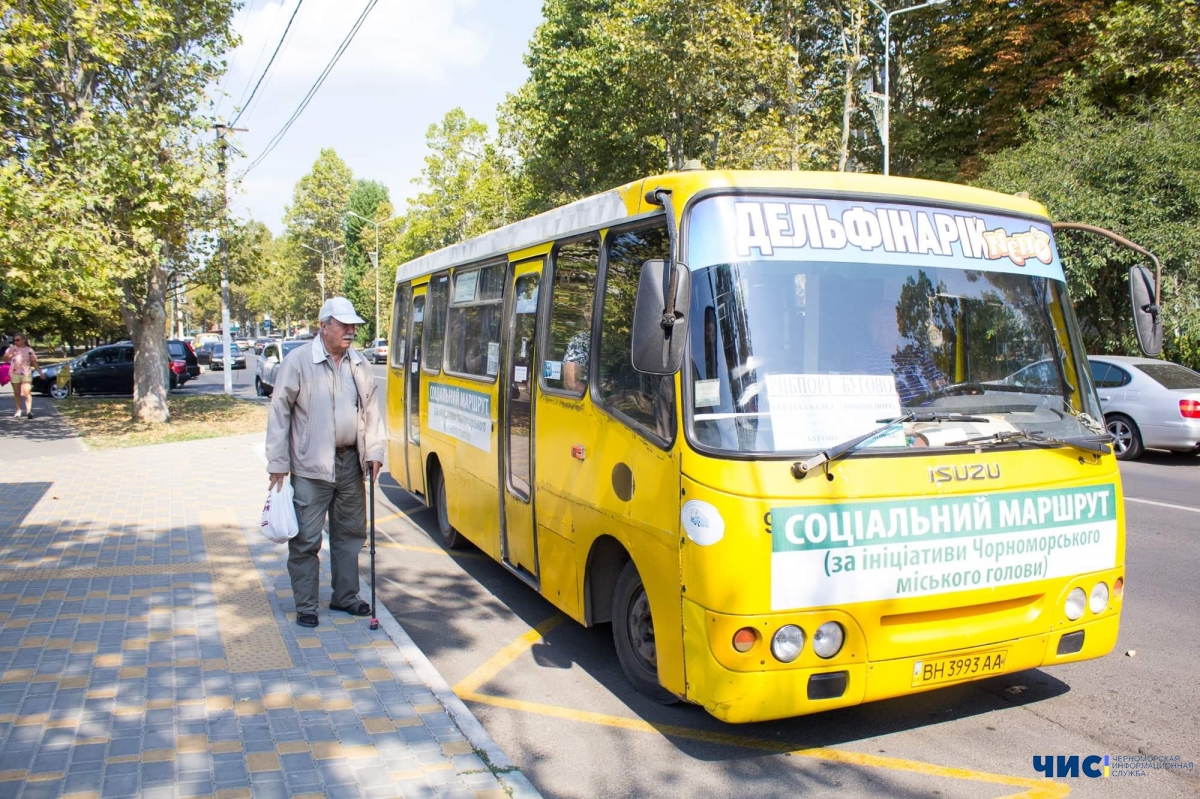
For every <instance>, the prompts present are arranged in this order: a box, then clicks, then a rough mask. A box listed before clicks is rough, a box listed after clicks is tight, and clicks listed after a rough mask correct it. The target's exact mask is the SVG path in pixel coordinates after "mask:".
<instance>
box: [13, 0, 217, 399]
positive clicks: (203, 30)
mask: <svg viewBox="0 0 1200 799" xmlns="http://www.w3.org/2000/svg"><path fill="white" fill-rule="evenodd" d="M232 11H233V3H232V0H170V2H168V1H167V0H145V2H139V3H136V4H134V3H128V2H124V0H88V1H87V2H83V1H82V0H44V1H43V2H15V1H14V0H3V1H2V2H0V20H3V24H2V25H0V77H2V78H3V80H0V95H2V99H0V120H2V122H3V125H2V127H0V214H3V217H4V218H3V220H2V222H3V224H0V271H2V272H3V274H4V275H5V277H6V279H7V280H8V281H10V286H9V287H8V288H7V289H6V291H7V292H9V294H10V299H11V300H12V301H13V302H15V303H16V304H17V305H19V306H21V307H26V308H28V307H30V306H31V305H32V303H33V302H34V300H33V299H31V298H32V297H34V296H36V295H37V294H38V293H39V292H42V293H44V292H46V291H48V290H49V291H55V290H57V291H59V292H60V294H59V296H60V297H64V298H68V299H69V301H71V302H80V303H81V304H87V305H93V306H94V307H96V308H99V309H103V308H104V307H106V305H107V306H108V307H111V304H115V305H116V308H117V310H118V311H119V312H120V315H121V318H122V320H123V321H124V324H125V327H126V330H127V331H128V333H129V335H130V336H131V337H132V339H133V340H134V343H135V346H136V348H137V356H136V362H135V387H134V415H135V417H137V418H139V419H143V420H147V421H160V422H161V421H166V419H167V417H168V413H167V406H166V385H165V381H164V377H163V376H164V374H165V368H164V367H165V364H164V362H163V361H164V358H165V355H163V354H162V353H165V347H164V346H163V337H164V335H165V331H166V311H165V298H166V294H167V291H168V289H169V287H170V286H171V285H172V283H173V282H174V281H175V280H176V279H177V278H178V277H179V276H182V275H186V274H188V273H189V272H191V271H193V270H195V269H197V268H198V265H199V263H200V262H201V260H202V259H203V257H204V256H205V255H206V254H207V252H209V251H210V250H211V245H212V241H211V239H206V238H205V237H204V236H202V235H197V232H198V231H202V230H206V229H213V228H214V227H216V225H215V224H214V223H215V221H216V220H217V219H219V217H220V215H221V213H222V209H221V206H220V204H219V203H218V202H217V197H218V196H219V195H218V194H217V191H216V190H217V186H216V185H215V184H214V178H215V176H216V175H215V173H216V170H215V157H214V156H215V151H214V148H213V146H212V145H211V144H206V143H205V142H208V141H211V140H210V139H209V138H208V135H207V134H209V133H210V132H209V131H208V126H207V124H206V122H205V121H204V120H203V119H202V118H201V117H200V116H199V114H198V112H199V110H200V108H201V103H202V99H203V94H202V91H203V88H204V86H205V85H206V84H208V83H209V82H210V81H211V80H212V79H213V78H214V76H216V75H217V74H218V73H219V71H220V70H221V69H222V66H223V65H222V64H221V63H220V62H219V60H218V58H219V56H220V54H221V53H223V52H225V51H226V50H228V49H229V48H230V47H231V46H233V45H234V44H235V40H234V37H233V35H232V33H231V31H230V28H229V21H230V16H231V14H232ZM114 289H115V292H114ZM110 299H115V303H110ZM59 321H60V322H68V321H69V320H67V319H60V320H59Z"/></svg>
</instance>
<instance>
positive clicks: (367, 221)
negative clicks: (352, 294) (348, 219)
mask: <svg viewBox="0 0 1200 799" xmlns="http://www.w3.org/2000/svg"><path fill="white" fill-rule="evenodd" d="M346 213H347V214H348V215H350V216H353V217H355V218H357V219H361V220H362V221H364V222H366V223H368V224H370V225H371V226H372V227H374V228H375V258H374V260H373V263H374V264H375V338H373V339H371V341H372V342H375V341H379V223H378V222H376V221H375V220H374V219H367V218H366V217H365V216H363V215H362V214H356V213H354V212H353V211H347V212H346Z"/></svg>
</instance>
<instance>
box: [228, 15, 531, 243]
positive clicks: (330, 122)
mask: <svg viewBox="0 0 1200 799" xmlns="http://www.w3.org/2000/svg"><path fill="white" fill-rule="evenodd" d="M297 3H301V4H302V5H301V7H300V11H299V13H298V14H297V15H296V18H295V21H294V22H293V23H292V27H291V30H290V32H289V33H288V37H287V41H286V42H285V44H284V46H283V48H282V49H281V50H280V52H279V55H278V56H276V58H275V62H274V64H272V66H271V69H270V72H269V73H268V75H267V78H266V79H265V80H264V81H263V83H262V85H261V86H260V87H259V89H258V93H257V95H256V96H255V98H254V100H253V102H252V103H251V104H250V105H249V106H247V109H246V111H245V112H244V113H243V115H242V117H241V119H240V120H238V122H237V127H240V128H249V132H246V133H237V134H235V137H232V138H231V139H230V142H231V143H232V144H234V145H235V146H236V147H237V148H238V149H240V150H241V151H242V152H244V153H245V154H246V156H247V157H245V158H243V157H241V156H238V155H237V154H235V153H233V152H232V151H231V153H230V155H231V159H230V162H229V174H230V177H231V178H236V177H237V176H238V175H239V174H241V173H242V172H243V171H244V170H245V169H246V167H247V166H248V165H249V164H250V162H251V161H253V160H254V159H255V158H257V157H258V156H259V154H260V153H262V152H263V151H264V150H265V149H266V147H267V143H268V142H269V141H270V140H271V138H272V137H273V136H274V135H275V134H276V133H277V132H278V131H279V130H280V128H282V127H283V125H284V123H285V122H286V121H287V119H288V117H289V116H291V114H292V112H293V111H294V110H295V109H296V107H297V106H298V105H299V103H300V101H301V99H302V98H303V97H304V95H305V94H306V93H307V92H308V90H309V88H310V87H311V86H312V85H313V83H314V82H315V81H316V79H317V77H318V76H319V75H320V73H321V71H322V70H323V69H324V68H325V66H326V64H327V63H328V62H329V60H330V58H331V57H332V56H333V53H334V52H335V51H336V50H337V48H338V46H339V44H340V43H341V42H342V39H343V38H344V37H345V36H346V34H347V33H349V31H350V29H351V28H352V27H353V26H354V22H355V20H357V19H358V17H359V15H360V14H361V13H362V11H363V9H364V8H366V7H367V5H368V0H245V1H244V5H243V7H242V9H241V10H240V11H239V12H238V13H237V15H236V17H235V18H234V29H235V30H236V31H237V33H238V34H239V35H240V36H241V38H242V43H241V45H240V46H239V47H238V48H237V49H236V50H235V51H233V52H232V53H231V54H230V55H229V57H228V63H229V69H228V72H227V73H226V76H225V77H224V79H223V80H222V81H220V82H219V83H218V84H217V85H214V86H211V87H210V96H211V97H213V98H214V100H215V101H216V102H217V103H218V105H217V117H218V118H219V119H224V120H225V121H230V120H232V119H233V116H234V114H235V113H236V112H235V110H234V108H235V106H238V107H240V106H241V105H242V104H244V102H245V98H246V97H247V96H249V94H250V91H251V89H252V87H253V85H254V82H255V81H257V80H258V77H259V75H260V74H261V73H262V70H263V68H264V67H265V66H266V63H267V60H268V59H269V58H270V56H271V52H272V51H273V50H274V49H275V46H276V44H277V43H278V42H279V38H280V36H281V35H282V33H283V30H284V27H285V26H286V24H287V21H288V18H289V17H291V15H292V12H293V11H294V10H295V9H296V6H297ZM540 21H541V0H379V2H378V4H377V5H376V6H375V8H374V9H373V10H372V11H371V14H370V15H369V16H368V17H367V19H366V22H365V23H364V24H363V26H362V28H360V29H359V31H358V34H357V35H356V36H355V38H354V40H353V41H352V42H351V44H350V46H349V48H348V49H347V50H346V51H345V53H344V54H343V55H342V57H341V59H340V60H339V61H338V63H337V65H336V66H335V67H334V68H333V71H332V72H331V73H330V74H329V76H328V78H326V80H325V82H324V84H323V85H322V86H321V88H320V90H319V91H318V92H317V94H316V95H315V97H314V98H313V99H312V101H311V102H310V103H309V105H308V107H307V108H306V109H305V111H304V113H303V114H302V115H301V116H300V117H299V119H298V120H297V121H296V122H295V123H294V124H293V125H292V127H291V129H290V130H289V131H288V133H287V135H286V136H285V137H284V138H283V139H282V140H281V142H280V143H279V145H278V146H277V147H276V148H275V149H274V151H272V152H271V154H270V155H269V156H268V157H267V158H266V160H264V161H263V162H262V163H260V164H259V165H258V166H256V167H255V168H254V169H253V170H251V171H250V172H249V173H248V174H247V175H246V176H245V177H244V178H242V180H241V184H240V186H235V188H233V189H232V190H231V193H230V205H231V206H232V208H233V210H234V212H235V213H236V214H238V215H239V216H242V217H244V218H252V219H257V220H259V221H261V222H264V223H266V225H267V226H268V227H270V228H271V230H272V231H273V232H274V233H275V234H279V233H281V232H282V231H283V214H284V208H285V206H286V205H288V204H289V203H291V200H292V190H293V188H294V187H295V184H296V182H297V181H298V180H299V179H300V178H301V177H302V176H303V175H304V174H305V173H306V172H308V171H309V169H311V167H312V165H313V162H314V161H315V160H316V159H317V156H318V155H319V153H320V150H321V148H323V147H332V148H334V149H335V150H336V151H337V153H338V155H339V156H341V158H342V159H343V160H344V161H345V162H346V163H347V164H348V165H349V166H350V169H351V170H353V172H354V177H355V178H367V179H370V180H375V181H378V182H380V183H382V184H384V185H385V186H387V187H388V190H389V192H390V193H391V198H392V204H393V205H394V206H395V207H396V210H397V212H399V211H401V210H403V208H404V200H405V199H406V198H408V197H411V196H414V195H415V194H416V193H417V191H418V190H419V189H418V187H417V186H416V185H415V184H414V183H413V182H412V180H413V179H414V178H419V177H420V173H421V167H422V166H423V159H424V157H425V154H426V148H425V132H426V131H427V130H428V128H429V126H430V125H432V124H435V123H437V122H439V121H440V120H441V119H442V117H443V116H444V115H445V114H446V112H447V111H450V110H451V109H453V108H455V107H461V108H462V109H463V110H464V111H466V113H467V114H468V115H470V116H472V117H474V118H476V119H478V120H480V121H482V122H485V123H487V125H488V126H489V127H490V128H491V129H492V130H493V131H495V117H496V107H497V105H499V103H500V102H502V101H503V100H504V98H505V96H506V95H507V94H508V93H509V92H514V91H516V90H517V89H518V88H519V87H520V86H521V84H522V83H524V81H525V78H526V76H527V74H528V70H526V68H525V65H524V63H523V62H522V57H523V55H524V54H525V51H526V49H527V47H528V43H529V39H530V37H531V36H532V35H533V32H534V29H535V28H536V27H537V25H538V23H539V22H540ZM222 95H226V96H224V97H223V99H222ZM231 185H234V184H231Z"/></svg>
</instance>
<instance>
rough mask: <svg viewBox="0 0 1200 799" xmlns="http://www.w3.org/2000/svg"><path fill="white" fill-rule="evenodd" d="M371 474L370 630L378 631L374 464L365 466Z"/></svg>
mask: <svg viewBox="0 0 1200 799" xmlns="http://www.w3.org/2000/svg"><path fill="white" fill-rule="evenodd" d="M367 467H368V469H367V470H368V471H369V472H370V473H371V625H370V627H371V629H372V630H378V629H379V619H378V618H376V616H375V464H373V463H368V464H367Z"/></svg>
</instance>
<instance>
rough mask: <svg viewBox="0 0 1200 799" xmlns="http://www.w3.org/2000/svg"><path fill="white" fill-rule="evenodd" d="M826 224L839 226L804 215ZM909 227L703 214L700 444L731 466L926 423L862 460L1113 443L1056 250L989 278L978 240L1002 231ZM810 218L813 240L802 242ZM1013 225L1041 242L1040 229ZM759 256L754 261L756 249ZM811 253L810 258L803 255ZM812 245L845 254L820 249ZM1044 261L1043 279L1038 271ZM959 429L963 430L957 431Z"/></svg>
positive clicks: (696, 369) (796, 209) (734, 209)
mask: <svg viewBox="0 0 1200 799" xmlns="http://www.w3.org/2000/svg"><path fill="white" fill-rule="evenodd" d="M710 204H711V205H713V206H714V207H713V208H711V209H708V211H709V213H703V212H705V210H706V209H705V206H706V205H710ZM839 205H840V206H842V207H838V206H839ZM739 206H740V207H739ZM747 207H749V208H750V209H751V210H749V211H747V210H746V208H747ZM814 208H819V209H820V210H821V211H824V212H825V213H820V212H819V211H817V210H805V209H814ZM759 209H763V210H762V213H763V216H761V217H760V216H756V214H758V213H759ZM896 209H897V207H896V206H879V205H876V206H871V205H869V204H866V207H864V205H863V204H854V205H851V204H850V203H837V202H834V201H825V202H824V204H823V205H820V206H815V205H813V204H808V205H801V204H799V203H787V202H775V201H771V200H765V199H764V200H762V201H754V200H748V199H746V198H736V199H735V198H715V199H713V200H708V201H704V202H702V203H699V204H698V205H697V207H696V209H695V211H694V213H693V214H692V217H691V218H690V221H689V229H690V231H691V235H690V239H689V246H690V250H689V253H688V261H689V265H690V266H691V269H692V298H691V309H690V311H691V323H690V328H689V346H690V357H689V358H688V365H687V367H685V368H686V372H685V374H686V375H687V377H686V380H685V382H686V384H687V385H688V387H689V388H690V391H689V392H688V394H689V395H690V397H689V399H688V401H687V408H688V414H689V419H688V430H689V434H690V436H691V439H692V441H693V442H694V443H695V444H697V445H698V446H699V447H701V448H702V449H710V450H717V451H722V452H732V453H801V452H814V451H819V450H821V449H824V448H827V447H830V446H833V445H835V444H837V443H839V442H841V441H845V440H847V439H851V438H853V437H855V436H857V435H861V434H863V433H866V432H868V431H870V430H873V429H875V428H877V427H878V426H879V425H880V423H881V422H883V421H886V420H888V419H892V418H895V417H897V416H900V415H902V414H904V413H908V412H916V413H917V414H918V415H919V416H918V420H917V421H915V422H913V423H910V424H908V425H904V426H897V427H896V428H895V429H894V430H892V431H889V432H888V433H886V434H884V435H881V436H879V437H878V438H876V439H874V440H871V441H869V442H867V443H865V444H864V447H867V448H872V449H886V450H892V451H895V450H897V449H904V448H911V447H947V446H950V447H953V446H968V444H966V443H965V442H967V441H970V442H972V443H970V444H969V446H975V445H976V442H978V441H980V440H986V439H988V437H996V440H997V443H1000V442H1002V441H1004V440H1005V438H1004V436H1005V435H1009V436H1011V435H1014V434H1022V433H1024V434H1029V435H1036V436H1040V437H1052V438H1058V439H1061V438H1071V437H1076V436H1094V435H1096V434H1098V433H1102V432H1103V428H1102V427H1100V426H1099V425H1098V424H1097V423H1096V421H1095V420H1096V419H1099V418H1102V417H1101V412H1100V410H1099V407H1098V403H1097V400H1096V398H1095V390H1094V388H1093V387H1092V384H1091V378H1090V372H1089V370H1088V369H1087V368H1086V364H1085V362H1084V358H1085V354H1084V352H1083V350H1082V347H1081V344H1080V342H1079V336H1078V332H1077V323H1076V322H1075V317H1074V314H1073V312H1072V310H1071V306H1070V303H1069V301H1068V299H1067V296H1066V293H1065V284H1064V282H1063V280H1062V279H1061V267H1060V266H1058V262H1057V254H1056V253H1054V252H1053V248H1052V246H1050V248H1049V256H1047V255H1046V250H1045V249H1043V250H1042V259H1043V260H1037V259H1036V258H1027V259H1026V263H1025V264H1024V265H1023V267H1022V268H1016V269H1014V268H1011V267H1012V265H1013V263H1014V262H1013V261H1012V260H1011V259H1005V260H1006V267H1007V268H1003V269H994V268H989V266H993V265H992V264H989V263H988V262H987V259H980V258H971V257H969V256H970V255H972V254H975V253H978V252H980V248H979V247H976V246H974V245H973V243H972V239H971V234H972V232H974V231H980V232H981V233H986V232H988V231H989V229H991V230H994V229H996V228H997V224H998V220H996V219H995V218H990V219H988V218H983V219H980V221H981V222H982V223H983V224H981V225H977V224H975V223H970V224H966V223H960V222H958V221H957V220H955V219H954V218H953V216H951V215H950V214H949V213H934V212H932V211H928V210H921V209H914V208H907V209H906V208H903V207H899V211H896ZM838 211H841V212H842V213H841V219H840V220H839V219H838V215H837V214H836V212H838ZM855 211H857V212H859V213H858V216H857V218H856V220H855V221H856V222H860V223H861V220H862V219H871V220H874V222H875V227H874V228H872V226H871V225H870V223H861V224H860V229H859V230H858V231H857V237H858V238H860V240H863V241H865V242H866V243H870V244H874V246H873V247H872V248H871V249H870V250H869V251H868V250H865V249H863V248H861V247H859V248H855V247H853V246H850V241H849V238H851V237H850V236H848V235H847V230H848V229H850V221H848V220H849V219H850V215H849V214H848V213H847V212H851V213H853V212H855ZM894 211H895V212H896V213H897V215H896V216H895V217H894V218H892V219H890V220H889V219H888V217H889V215H890V214H891V213H892V212H894ZM902 213H907V214H908V215H909V216H908V219H905V218H904V217H903V216H901V215H900V214H902ZM772 214H774V215H775V216H774V219H773V221H772V222H767V219H768V217H769V216H770V215H772ZM921 214H925V216H926V218H927V222H926V223H924V225H925V226H926V227H928V229H929V231H930V232H929V233H928V234H926V236H925V239H924V245H925V249H926V252H924V253H913V252H905V251H904V249H905V245H906V244H908V243H909V242H908V241H898V235H897V230H900V231H907V230H908V229H909V227H910V226H911V230H912V242H911V243H912V244H913V245H915V246H913V247H909V248H908V249H910V250H911V249H920V246H919V242H920V241H921V239H920V238H919V231H920V229H921V227H922V225H923V223H922V222H921V221H920V215H921ZM935 217H945V219H940V220H939V219H935ZM810 218H811V219H812V220H815V222H814V224H812V225H811V230H808V231H805V230H804V227H805V226H806V225H807V223H808V221H809V219H810ZM760 220H761V224H760ZM880 220H884V221H883V222H882V224H889V223H890V224H892V230H891V231H889V233H890V234H891V238H892V244H893V249H894V250H896V252H888V248H887V247H886V246H884V242H883V241H882V239H883V235H882V233H881V232H880V231H879V226H880V224H881V223H880ZM1001 221H1003V222H1011V225H1010V227H1013V228H1014V229H1017V230H1022V229H1023V230H1024V231H1029V230H1030V229H1031V226H1030V222H1029V221H1027V220H1001ZM836 224H840V225H841V227H840V228H837V227H833V225H836ZM1033 229H1034V230H1035V231H1036V230H1037V228H1036V227H1035V228H1033ZM721 230H724V231H725V233H726V239H725V240H723V241H722V240H721V239H720V238H719V236H718V232H719V231H721ZM939 230H940V232H941V233H942V240H940V241H939V239H938V232H939ZM772 231H774V232H775V234H776V235H774V237H773V240H772ZM1045 231H1046V236H1047V239H1046V240H1047V242H1049V241H1050V240H1049V233H1048V231H1049V227H1048V226H1045ZM950 234H955V236H954V238H955V239H958V238H961V239H963V242H962V243H961V246H957V245H958V244H959V243H958V242H957V241H956V240H952V241H949V242H946V241H945V239H946V238H950V237H951V236H950ZM905 236H906V238H907V233H905ZM748 239H749V240H750V241H751V242H753V243H754V244H753V245H752V246H744V245H746V244H747V240H748ZM800 239H804V244H805V245H806V246H803V247H800V246H796V245H797V243H798V240H800ZM814 240H815V242H816V244H818V245H819V244H841V246H840V247H828V246H826V247H820V246H813V242H814ZM781 243H782V244H784V245H791V246H778V245H779V244H781ZM942 245H945V246H942ZM987 246H988V242H987V240H986V239H985V240H984V241H983V247H984V248H986V247H987ZM938 247H941V252H940V253H939V252H935V250H936V249H937V248H938ZM739 250H740V251H739ZM983 252H984V253H985V254H986V252H987V251H986V249H984V250H983ZM796 256H802V257H796ZM915 256H924V257H915ZM1030 260H1035V261H1036V264H1037V266H1036V267H1034V268H1024V267H1026V266H1029V261H1030ZM1046 260H1049V261H1050V263H1049V264H1047V263H1045V261H1046ZM972 261H975V262H974V263H972ZM1051 266H1053V267H1054V268H1048V267H1051ZM1056 270H1057V273H1058V274H1056ZM954 414H961V415H962V419H961V420H959V419H954V418H950V419H947V417H948V416H950V415H954ZM998 434H999V435H998Z"/></svg>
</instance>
